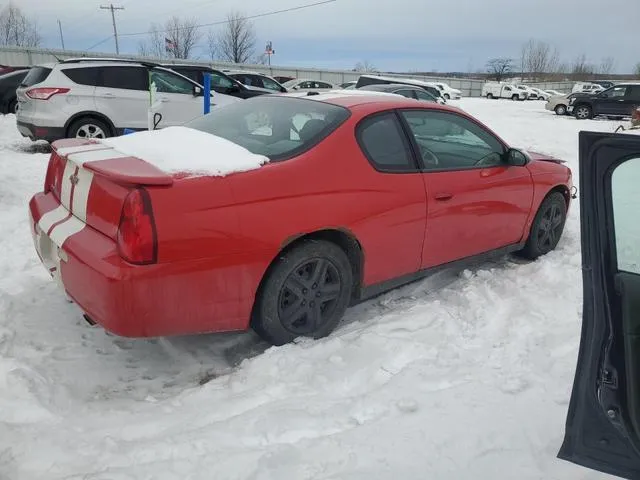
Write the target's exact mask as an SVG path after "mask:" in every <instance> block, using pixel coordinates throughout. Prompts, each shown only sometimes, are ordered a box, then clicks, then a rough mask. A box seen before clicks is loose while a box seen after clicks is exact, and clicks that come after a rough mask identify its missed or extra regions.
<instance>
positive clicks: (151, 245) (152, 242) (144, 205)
mask: <svg viewBox="0 0 640 480" xmlns="http://www.w3.org/2000/svg"><path fill="white" fill-rule="evenodd" d="M117 245H118V253H119V254H120V256H121V257H122V258H123V259H125V260H126V261H127V262H129V263H135V264H137V265H147V264H150V263H156V261H157V259H158V240H157V235H156V224H155V221H154V218H153V211H152V209H151V199H150V198H149V193H148V192H147V191H146V190H144V189H142V188H138V189H135V190H132V191H131V192H130V193H129V194H128V195H127V198H125V201H124V206H123V207H122V214H121V216H120V225H119V227H118V235H117Z"/></svg>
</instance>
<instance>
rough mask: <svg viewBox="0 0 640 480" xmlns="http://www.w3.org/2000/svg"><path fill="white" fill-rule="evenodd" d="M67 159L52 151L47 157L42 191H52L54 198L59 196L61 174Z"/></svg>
mask: <svg viewBox="0 0 640 480" xmlns="http://www.w3.org/2000/svg"><path fill="white" fill-rule="evenodd" d="M66 163H67V161H66V160H65V159H63V158H61V157H60V156H58V154H57V153H55V152H53V153H52V154H51V158H50V159H49V166H48V167H47V175H46V176H45V177H44V193H49V192H53V194H54V195H55V196H56V198H60V190H61V185H62V175H63V173H64V167H65V165H66Z"/></svg>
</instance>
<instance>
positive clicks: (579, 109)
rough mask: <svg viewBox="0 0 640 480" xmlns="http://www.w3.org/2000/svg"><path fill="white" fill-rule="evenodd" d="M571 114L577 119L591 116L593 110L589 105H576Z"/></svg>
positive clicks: (585, 118) (586, 118)
mask: <svg viewBox="0 0 640 480" xmlns="http://www.w3.org/2000/svg"><path fill="white" fill-rule="evenodd" d="M573 116H574V117H576V119H578V120H588V119H590V118H593V110H592V109H591V107H590V106H589V105H578V106H576V107H574V109H573Z"/></svg>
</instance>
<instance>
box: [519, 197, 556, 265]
mask: <svg viewBox="0 0 640 480" xmlns="http://www.w3.org/2000/svg"><path fill="white" fill-rule="evenodd" d="M566 221H567V202H566V201H565V198H564V195H562V194H561V193H560V192H552V193H550V194H549V195H547V197H546V198H545V199H544V200H543V201H542V203H541V204H540V208H538V213H536V216H535V218H534V219H533V224H532V225H531V231H530V232H529V238H527V243H526V244H525V246H524V248H523V249H522V250H521V251H520V252H519V253H520V255H522V256H523V257H525V258H528V259H529V260H535V259H536V258H538V257H540V256H542V255H546V254H547V253H549V252H550V251H552V250H555V248H556V246H557V245H558V242H559V241H560V237H561V236H562V232H563V231H564V224H565V222H566Z"/></svg>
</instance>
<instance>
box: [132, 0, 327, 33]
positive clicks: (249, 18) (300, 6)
mask: <svg viewBox="0 0 640 480" xmlns="http://www.w3.org/2000/svg"><path fill="white" fill-rule="evenodd" d="M336 1H337V0H323V1H321V2H315V3H308V4H306V5H298V6H297V7H291V8H285V9H283V10H274V11H271V12H265V13H258V14H256V15H248V16H246V17H241V18H235V19H233V20H221V21H218V22H212V23H203V24H200V25H195V26H186V27H179V28H171V29H164V30H157V32H158V33H162V32H168V31H172V32H173V31H176V30H186V29H189V28H194V27H195V28H201V27H213V26H214V25H224V24H226V23H231V22H234V21H238V20H251V19H254V18H261V17H268V16H271V15H277V14H279V13H286V12H293V11H295V10H302V9H304V8H311V7H317V6H319V5H326V4H328V3H333V2H336ZM148 34H149V32H148V31H146V32H135V33H121V34H120V36H121V37H133V36H136V35H148Z"/></svg>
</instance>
